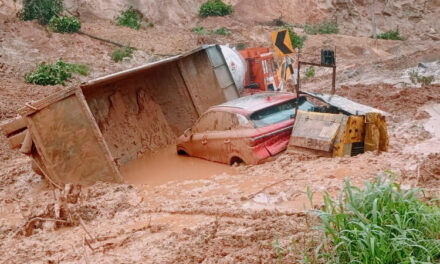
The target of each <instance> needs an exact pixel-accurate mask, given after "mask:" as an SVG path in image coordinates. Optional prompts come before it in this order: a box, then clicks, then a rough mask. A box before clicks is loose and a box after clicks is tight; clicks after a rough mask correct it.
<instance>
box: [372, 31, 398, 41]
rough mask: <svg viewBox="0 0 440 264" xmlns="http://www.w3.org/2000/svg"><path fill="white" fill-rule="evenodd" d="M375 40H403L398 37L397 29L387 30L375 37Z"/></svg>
mask: <svg viewBox="0 0 440 264" xmlns="http://www.w3.org/2000/svg"><path fill="white" fill-rule="evenodd" d="M376 38H377V39H389V40H403V38H402V37H401V36H400V32H399V29H396V30H389V31H386V32H384V33H382V34H378V35H377V36H376Z"/></svg>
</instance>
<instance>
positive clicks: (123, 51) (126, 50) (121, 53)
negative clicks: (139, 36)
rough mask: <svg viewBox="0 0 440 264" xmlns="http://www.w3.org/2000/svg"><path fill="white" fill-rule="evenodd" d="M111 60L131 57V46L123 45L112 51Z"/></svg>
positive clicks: (116, 60) (117, 60)
mask: <svg viewBox="0 0 440 264" xmlns="http://www.w3.org/2000/svg"><path fill="white" fill-rule="evenodd" d="M111 57H112V60H113V61H115V62H119V61H122V60H123V59H124V58H133V48H132V47H123V48H120V49H117V50H115V51H113V52H112V55H111Z"/></svg>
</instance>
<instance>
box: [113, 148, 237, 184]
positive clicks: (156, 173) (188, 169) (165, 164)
mask: <svg viewBox="0 0 440 264" xmlns="http://www.w3.org/2000/svg"><path fill="white" fill-rule="evenodd" d="M121 173H122V176H123V177H124V179H125V181H126V182H128V183H133V184H148V185H150V186H158V185H162V184H165V183H167V182H171V181H185V180H198V179H209V178H210V177H211V176H214V175H219V174H222V173H227V174H236V171H235V169H234V168H232V167H231V166H229V165H226V164H221V163H216V162H212V161H207V160H203V159H199V158H194V157H187V156H179V155H177V153H176V147H175V146H174V145H169V146H167V147H166V148H163V149H160V150H158V151H155V152H153V153H148V154H145V155H144V156H143V157H141V158H139V159H137V160H134V161H131V162H129V163H128V164H126V165H124V166H123V167H122V168H121Z"/></svg>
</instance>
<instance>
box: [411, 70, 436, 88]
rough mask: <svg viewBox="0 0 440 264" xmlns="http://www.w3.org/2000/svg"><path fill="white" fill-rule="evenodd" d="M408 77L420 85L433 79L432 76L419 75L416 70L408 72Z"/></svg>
mask: <svg viewBox="0 0 440 264" xmlns="http://www.w3.org/2000/svg"><path fill="white" fill-rule="evenodd" d="M409 79H410V80H411V82H412V83H413V84H419V83H420V84H421V85H422V86H428V85H430V84H431V83H432V81H434V76H433V75H430V76H423V75H420V74H419V73H418V72H417V71H416V70H412V71H410V72H409Z"/></svg>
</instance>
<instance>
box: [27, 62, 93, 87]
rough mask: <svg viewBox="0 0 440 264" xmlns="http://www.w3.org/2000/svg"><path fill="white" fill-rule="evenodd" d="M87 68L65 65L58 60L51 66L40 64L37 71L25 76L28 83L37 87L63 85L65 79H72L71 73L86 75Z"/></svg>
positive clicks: (81, 65) (74, 64)
mask: <svg viewBox="0 0 440 264" xmlns="http://www.w3.org/2000/svg"><path fill="white" fill-rule="evenodd" d="M87 72H88V68H87V66H86V65H83V64H76V63H66V62H64V61H63V60H62V59H59V60H58V61H57V62H55V63H53V64H45V63H42V64H41V65H40V66H39V67H38V68H37V69H35V70H34V71H32V72H30V73H28V74H26V76H25V79H26V82H28V83H33V84H38V85H56V84H61V85H65V81H66V80H67V79H70V78H72V73H78V74H80V75H87Z"/></svg>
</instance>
